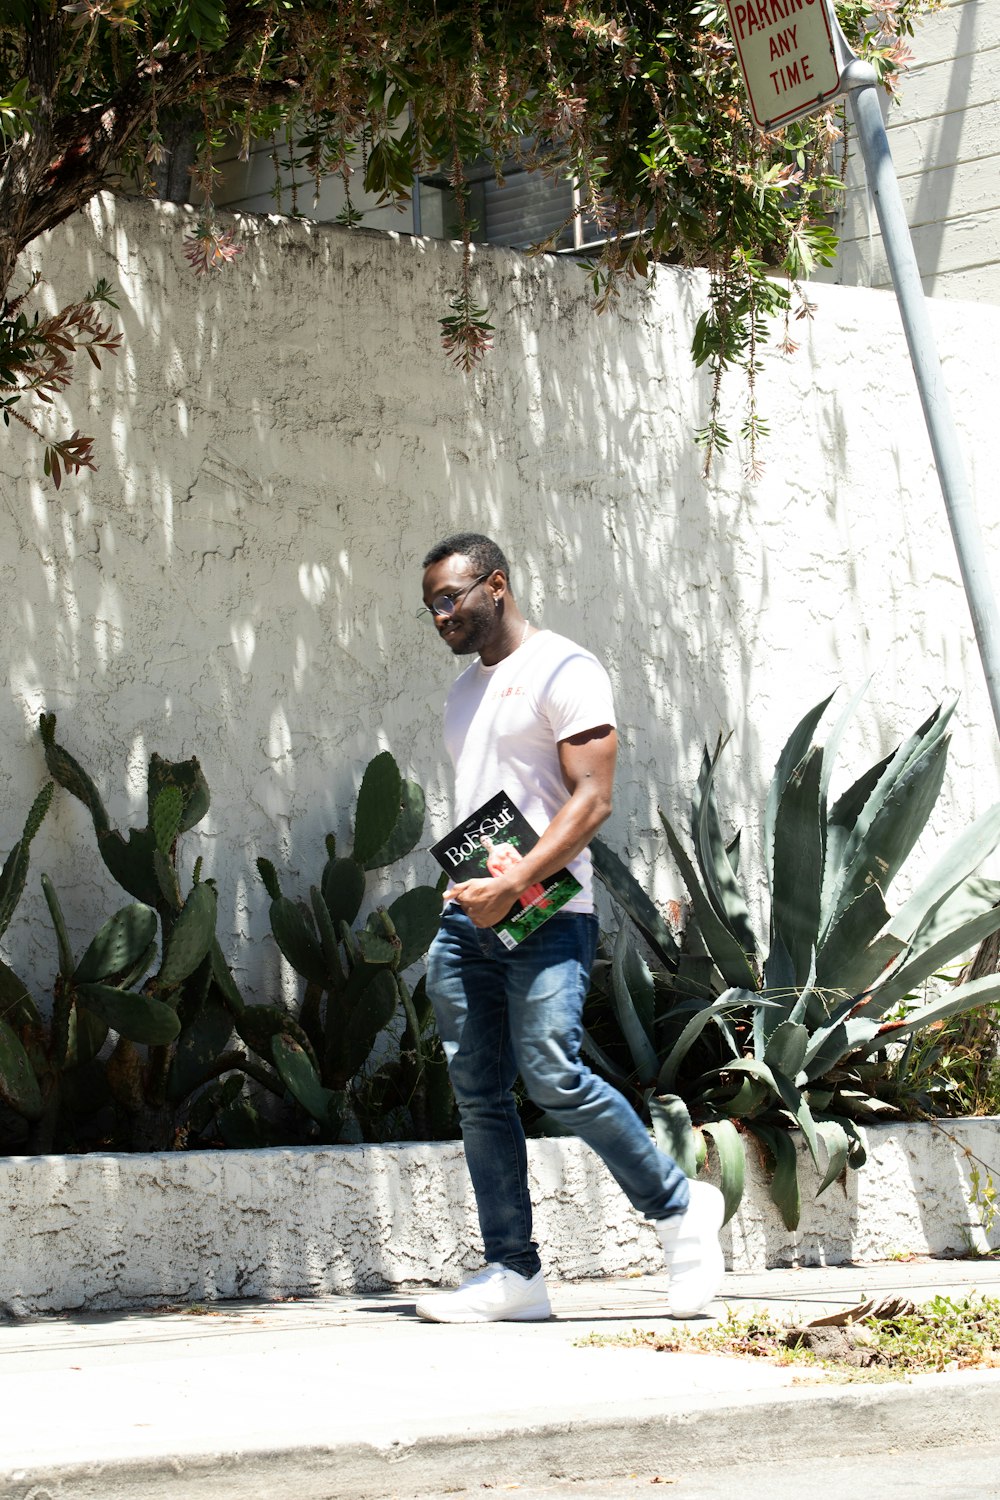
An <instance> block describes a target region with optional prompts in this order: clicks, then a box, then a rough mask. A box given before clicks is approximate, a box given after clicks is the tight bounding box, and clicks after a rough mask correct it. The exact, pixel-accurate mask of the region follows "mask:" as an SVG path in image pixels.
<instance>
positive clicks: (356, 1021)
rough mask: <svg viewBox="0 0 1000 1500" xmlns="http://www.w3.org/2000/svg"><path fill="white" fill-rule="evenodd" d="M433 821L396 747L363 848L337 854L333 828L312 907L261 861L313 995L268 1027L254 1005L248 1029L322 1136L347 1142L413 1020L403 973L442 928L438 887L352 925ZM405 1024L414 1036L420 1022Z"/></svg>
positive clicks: (280, 937)
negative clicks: (395, 1034)
mask: <svg viewBox="0 0 1000 1500" xmlns="http://www.w3.org/2000/svg"><path fill="white" fill-rule="evenodd" d="M423 825H424V795H423V792H422V791H421V789H420V788H419V787H418V786H417V785H416V784H415V783H413V782H408V781H406V780H404V778H403V777H402V776H401V775H400V772H399V768H398V766H397V765H396V762H395V760H394V759H393V757H392V755H391V754H390V753H389V752H388V751H383V752H382V753H381V754H379V755H377V756H376V757H375V758H374V760H372V761H371V763H370V764H369V766H368V768H367V770H366V771H365V774H364V777H363V779H362V782H361V788H360V791H359V793H358V801H357V809H356V813H355V818H354V847H353V849H352V852H351V854H350V855H348V856H340V857H338V854H337V842H336V840H335V838H334V836H333V835H332V834H329V835H328V836H327V839H326V853H327V858H326V862H325V864H324V866H323V869H322V872H321V874H320V879H319V881H318V883H317V884H316V885H314V886H312V887H311V889H310V893H309V901H308V903H306V902H300V901H294V900H292V899H291V898H290V897H288V896H286V895H285V894H284V893H283V892H282V890H281V884H280V881H279V878H278V873H277V871H276V870H275V868H274V865H273V864H272V863H271V862H270V860H266V859H259V860H258V861H257V868H258V871H259V873H260V877H261V880H262V881H263V883H264V886H265V889H266V890H267V892H268V895H269V896H270V898H271V907H270V918H271V931H272V933H273V935H274V940H275V942H276V943H277V945H278V948H279V949H280V951H281V953H282V956H283V957H284V958H285V960H286V962H287V963H288V964H289V965H290V967H291V968H292V969H293V970H294V971H295V973H296V974H298V975H299V976H300V977H301V978H302V980H303V981H304V993H303V996H302V1001H301V1006H300V1010H299V1013H298V1016H297V1017H296V1018H295V1020H294V1024H285V1025H283V1026H281V1027H280V1028H277V1029H272V1027H273V1022H274V1020H275V1018H274V1016H273V1014H272V1015H271V1016H270V1017H269V1024H268V1026H267V1027H263V1028H262V1024H261V1023H260V1022H256V1021H253V1020H249V1018H251V1017H252V1016H253V1012H254V1011H256V1010H258V1009H263V1008H262V1007H257V1006H251V1007H249V1008H248V1012H247V1017H246V1018H244V1020H243V1022H242V1027H243V1029H242V1031H241V1034H242V1035H243V1036H244V1037H245V1038H246V1039H247V1041H248V1042H249V1044H250V1045H252V1046H256V1045H257V1043H256V1042H255V1041H251V1040H250V1036H251V1033H250V1030H249V1029H248V1021H249V1025H250V1026H254V1027H255V1028H256V1034H257V1036H258V1037H261V1036H263V1040H264V1041H265V1044H266V1045H264V1046H263V1047H259V1048H258V1050H259V1051H260V1052H261V1055H262V1056H264V1057H265V1058H266V1060H267V1061H268V1062H269V1063H270V1064H272V1065H273V1066H274V1068H275V1069H276V1071H277V1072H278V1074H279V1076H280V1077H281V1080H282V1082H283V1084H284V1085H285V1087H286V1089H287V1090H288V1093H289V1094H290V1095H291V1097H292V1098H293V1099H294V1100H295V1101H296V1103H297V1104H298V1105H299V1107H300V1108H301V1109H302V1110H303V1111H304V1112H305V1113H306V1114H307V1115H308V1116H309V1117H310V1118H311V1119H312V1120H313V1121H314V1122H315V1127H316V1128H317V1129H318V1132H319V1137H320V1138H321V1139H334V1140H335V1139H337V1135H336V1132H337V1131H338V1130H340V1129H342V1128H343V1127H344V1124H345V1121H346V1120H347V1119H348V1118H349V1117H352V1116H353V1117H360V1116H361V1115H362V1114H363V1113H364V1108H365V1099H366V1096H367V1091H368V1088H369V1086H368V1075H369V1073H371V1071H372V1068H371V1059H372V1055H373V1052H374V1050H375V1048H376V1045H377V1044H379V1043H380V1038H381V1039H383V1040H384V1043H385V1045H386V1046H390V1047H391V1037H389V1036H387V1030H388V1028H391V1027H392V1024H393V1021H394V1018H395V1017H396V1016H397V1015H398V1014H399V1012H400V1009H401V1008H402V1010H403V1012H404V1016H406V1017H407V1019H408V1017H409V1015H412V1004H411V1003H410V996H409V991H408V990H407V988H406V984H405V982H404V980H403V977H402V975H403V971H404V970H405V969H407V968H409V966H410V965H411V964H413V963H416V962H417V961H418V960H419V959H420V958H422V957H423V955H424V953H425V952H426V951H427V948H428V946H429V945H430V942H431V939H432V938H433V936H434V934H435V932H436V931H437V925H438V920H439V918H440V915H441V897H440V895H439V893H438V892H437V891H436V890H435V889H434V888H433V887H432V886H417V887H415V888H414V889H412V890H410V891H405V892H404V893H403V894H402V895H401V896H399V897H397V898H396V900H395V901H393V902H392V903H391V904H390V905H388V906H386V907H379V908H377V909H376V910H375V911H373V912H372V913H371V914H370V915H369V916H368V918H367V920H366V921H365V922H364V923H363V925H362V926H360V927H359V928H357V929H355V927H354V925H353V924H354V923H355V922H356V921H357V918H358V915H359V913H360V911H361V908H362V906H363V905H364V897H365V888H366V881H367V871H369V870H372V869H376V868H379V867H381V866H383V865H386V864H389V863H392V862H394V861H395V860H397V859H400V858H402V857H403V856H404V855H406V854H408V853H409V852H410V851H411V850H412V849H413V848H415V846H416V845H417V843H418V842H419V840H420V838H421V836H422V834H423ZM404 1025H405V1026H406V1033H407V1036H408V1037H409V1036H411V1034H412V1033H413V1030H414V1028H413V1026H412V1025H408V1024H406V1023H404ZM417 1030H418V1031H419V1030H420V1028H419V1026H418V1027H417ZM296 1032H299V1033H300V1034H299V1035H296ZM301 1033H304V1034H305V1036H306V1038H307V1042H308V1045H304V1044H303V1041H302V1036H301ZM409 1053H410V1064H411V1066H410V1071H409V1075H408V1077H407V1087H408V1089H409V1094H408V1096H407V1097H408V1098H410V1099H413V1098H416V1097H419V1095H420V1093H421V1089H422V1082H423V1080H422V1077H421V1064H422V1054H421V1052H420V1040H419V1038H418V1040H417V1041H416V1043H414V1044H413V1045H411V1046H409ZM414 1061H415V1062H416V1067H415V1068H414V1066H413V1063H414ZM400 1076H402V1074H400ZM415 1113H419V1111H417V1112H415ZM409 1128H410V1129H411V1130H413V1131H414V1132H415V1133H416V1132H417V1131H418V1130H419V1128H420V1127H419V1126H418V1125H417V1124H416V1123H414V1116H411V1123H410V1126H409Z"/></svg>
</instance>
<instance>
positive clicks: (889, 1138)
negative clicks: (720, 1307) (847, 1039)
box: [0, 1119, 1000, 1315]
mask: <svg viewBox="0 0 1000 1500" xmlns="http://www.w3.org/2000/svg"><path fill="white" fill-rule="evenodd" d="M943 1123H944V1128H945V1130H946V1131H947V1132H948V1135H945V1134H943V1133H942V1132H941V1131H940V1130H937V1129H935V1128H933V1127H932V1126H929V1125H909V1126H898V1127H897V1126H892V1127H889V1126H876V1127H874V1128H872V1129H869V1130H868V1131H867V1132H866V1133H865V1134H866V1137H867V1142H868V1149H869V1161H868V1164H867V1165H866V1166H865V1167H864V1168H863V1169H862V1171H860V1172H849V1173H848V1174H847V1178H846V1183H845V1184H843V1185H842V1184H841V1183H834V1185H833V1186H832V1187H831V1188H829V1189H828V1190H827V1192H826V1193H825V1194H824V1195H823V1197H822V1198H820V1199H819V1200H818V1201H814V1200H813V1198H812V1194H813V1192H814V1191H815V1188H816V1186H817V1185H818V1178H817V1177H816V1176H815V1173H814V1170H813V1168H812V1166H811V1164H810V1163H809V1162H808V1161H807V1160H806V1159H805V1152H804V1151H803V1152H802V1157H803V1160H802V1161H801V1164H800V1178H801V1181H802V1197H803V1212H802V1222H801V1227H800V1229H799V1230H798V1232H797V1233H795V1234H789V1233H788V1231H787V1230H785V1228H784V1227H783V1225H782V1224H781V1221H780V1219H779V1217H778V1214H777V1212H776V1210H775V1208H774V1206H773V1204H772V1203H771V1200H770V1197H769V1195H768V1192H767V1187H766V1183H765V1180H764V1177H763V1174H762V1172H761V1169H760V1166H759V1163H758V1162H757V1161H756V1159H752V1160H750V1161H749V1163H748V1167H749V1170H748V1182H747V1191H746V1194H745V1197H744V1200H743V1204H742V1206H741V1208H740V1209H739V1211H738V1213H737V1215H736V1217H735V1218H734V1219H733V1221H732V1223H731V1224H730V1225H729V1226H728V1228H727V1229H726V1230H725V1231H724V1242H725V1245H726V1250H727V1263H728V1265H729V1268H730V1269H731V1270H738V1271H762V1270H764V1269H766V1268H767V1267H769V1266H784V1265H792V1264H802V1265H836V1264H840V1263H843V1262H845V1261H872V1260H884V1259H886V1258H887V1257H889V1256H891V1255H895V1254H901V1253H907V1252H912V1253H916V1254H932V1255H942V1254H955V1253H956V1252H957V1253H962V1252H964V1251H965V1250H966V1249H967V1248H968V1246H969V1240H970V1234H972V1233H973V1230H972V1226H974V1225H975V1224H976V1222H977V1219H976V1215H975V1213H974V1211H973V1210H971V1209H970V1207H969V1202H968V1191H969V1189H968V1181H969V1166H970V1162H969V1160H968V1159H967V1158H966V1156H965V1154H964V1151H963V1149H962V1148H963V1146H964V1147H967V1148H968V1149H969V1150H971V1151H973V1152H975V1154H976V1155H977V1156H978V1157H979V1158H980V1159H981V1160H984V1161H985V1162H987V1163H989V1164H992V1165H993V1167H994V1170H995V1171H996V1170H997V1162H998V1158H1000V1120H997V1119H982V1120H961V1121H951V1120H949V1121H945V1122H943ZM949 1135H950V1136H953V1137H954V1138H955V1139H954V1140H950V1139H949V1138H948V1136H949ZM529 1153H530V1167H531V1178H532V1195H533V1199H534V1202H535V1206H536V1221H535V1233H536V1237H537V1239H538V1241H539V1244H540V1247H541V1253H542V1256H543V1259H544V1263H545V1267H546V1270H547V1271H548V1272H549V1273H551V1274H552V1275H553V1276H555V1277H558V1278H563V1279H566V1280H578V1279H581V1278H584V1277H589V1276H616V1275H617V1276H620V1275H624V1274H627V1273H629V1272H642V1271H646V1272H648V1271H654V1270H656V1269H657V1268H658V1267H659V1265H660V1261H659V1257H658V1246H657V1241H656V1237H655V1234H654V1232H653V1230H652V1229H651V1228H650V1227H649V1226H648V1225H647V1224H645V1223H643V1222H642V1221H641V1220H640V1219H639V1218H638V1217H637V1216H636V1214H635V1213H634V1211H633V1210H632V1209H631V1207H630V1205H629V1204H628V1202H627V1200H626V1199H625V1198H624V1196H623V1195H622V1194H621V1193H620V1192H619V1190H618V1188H617V1187H616V1186H615V1184H614V1183H613V1182H612V1180H611V1178H610V1177H609V1176H608V1174H607V1172H606V1171H605V1170H604V1168H603V1166H602V1165H601V1163H600V1162H599V1161H598V1159H597V1158H596V1157H595V1156H594V1155H593V1153H592V1152H591V1151H590V1150H589V1149H588V1148H587V1147H586V1146H584V1145H583V1144H582V1143H581V1142H579V1141H570V1140H545V1141H532V1142H531V1143H530V1146H529ZM983 1176H984V1177H985V1174H983ZM998 1240H1000V1229H998V1232H997V1233H996V1234H995V1235H994V1240H993V1243H994V1246H995V1245H996V1244H997V1243H998ZM480 1264H481V1245H480V1241H479V1238H478V1227H477V1225H476V1221H475V1211H474V1207H473V1202H472V1194H471V1189H470V1187H469V1184H468V1178H467V1174H466V1171H465V1162H464V1159H463V1156H462V1148H461V1146H460V1145H458V1144H453V1143H446V1144H442V1145H414V1146H341V1147H300V1148H295V1149H290V1150H282V1151H257V1152H253V1151H250V1152H247V1151H203V1152H175V1153H166V1154H163V1155H150V1156H138V1155H137V1156H66V1157H25V1158H6V1159H0V1310H3V1309H6V1310H8V1311H10V1312H13V1313H16V1314H22V1315H23V1314H26V1313H31V1312H54V1311H58V1310H62V1309H70V1308H87V1309H89V1310H92V1311H93V1310H97V1309H101V1308H105V1309H110V1308H119V1307H138V1306H149V1305H155V1304H157V1303H161V1302H164V1301H199V1300H209V1301H211V1300H215V1299H221V1298H227V1297H281V1296H293V1295H309V1294H328V1293H333V1292H356V1291H371V1290H375V1289H378V1288H392V1287H399V1286H404V1285H409V1284H411V1283H425V1284H426V1283H428V1282H429V1283H431V1284H449V1283H453V1282H457V1281H458V1280H460V1279H461V1276H462V1275H463V1274H464V1273H465V1272H466V1271H468V1270H470V1269H474V1268H475V1267H477V1266H478V1265H480Z"/></svg>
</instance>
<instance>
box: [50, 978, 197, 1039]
mask: <svg viewBox="0 0 1000 1500" xmlns="http://www.w3.org/2000/svg"><path fill="white" fill-rule="evenodd" d="M76 993H77V996H78V997H79V1000H80V1002H81V1003H82V1004H83V1005H85V1006H86V1007H87V1009H88V1010H92V1011H93V1012H94V1015H95V1016H99V1017H100V1019H101V1020H102V1021H103V1022H104V1023H105V1025H107V1026H110V1027H111V1029H112V1031H117V1033H118V1035H119V1036H124V1037H127V1038H128V1040H129V1041H130V1042H141V1043H143V1044H145V1045H146V1046H148V1047H162V1046H165V1045H166V1044H167V1043H168V1042H172V1041H174V1039H175V1038H176V1036H177V1035H178V1033H179V1032H180V1029H181V1023H180V1021H179V1020H178V1017H177V1012H176V1011H175V1010H173V1009H172V1008H171V1007H170V1006H169V1005H165V1004H164V1003H163V1001H162V1000H151V999H150V998H149V996H148V995H139V994H136V993H135V992H134V991H132V990H118V989H115V988H114V987H113V986H112V985H109V984H81V985H78V986H77V989H76Z"/></svg>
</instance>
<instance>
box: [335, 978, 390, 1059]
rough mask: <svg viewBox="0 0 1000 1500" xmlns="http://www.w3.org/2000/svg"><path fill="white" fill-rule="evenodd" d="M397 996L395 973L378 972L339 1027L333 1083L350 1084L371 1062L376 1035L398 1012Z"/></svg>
mask: <svg viewBox="0 0 1000 1500" xmlns="http://www.w3.org/2000/svg"><path fill="white" fill-rule="evenodd" d="M397 997H398V992H397V990H396V981H395V976H394V975H393V974H392V973H391V972H390V971H389V970H388V969H382V970H381V971H376V973H375V975H374V977H373V978H371V979H370V980H369V982H368V983H367V984H366V985H365V986H364V988H363V989H362V990H361V992H360V994H359V995H358V997H357V999H356V1001H355V1002H354V1004H353V1006H352V1008H351V1011H350V1014H349V1015H348V1016H347V1018H346V1021H344V1023H343V1024H342V1026H341V1027H340V1029H339V1032H338V1035H337V1037H336V1039H335V1045H334V1048H333V1052H332V1054H330V1056H331V1063H332V1067H331V1070H330V1071H331V1073H332V1074H333V1077H332V1078H331V1082H334V1083H336V1082H337V1081H338V1080H343V1082H344V1083H345V1084H346V1083H349V1082H350V1080H351V1079H352V1078H353V1077H354V1076H355V1074H356V1073H357V1072H358V1071H359V1069H360V1068H361V1067H363V1065H364V1064H365V1063H366V1062H367V1060H368V1058H369V1056H370V1054H371V1050H372V1048H373V1047H374V1045H375V1041H376V1038H377V1037H378V1035H379V1033H380V1032H381V1031H383V1030H384V1028H385V1027H386V1026H388V1024H389V1022H390V1021H391V1020H392V1018H393V1016H394V1015H395V1012H396V1000H397ZM328 1076H329V1075H328Z"/></svg>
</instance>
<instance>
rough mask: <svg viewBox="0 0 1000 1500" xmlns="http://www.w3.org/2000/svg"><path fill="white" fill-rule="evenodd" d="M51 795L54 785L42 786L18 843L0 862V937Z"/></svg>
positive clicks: (20, 891)
mask: <svg viewBox="0 0 1000 1500" xmlns="http://www.w3.org/2000/svg"><path fill="white" fill-rule="evenodd" d="M54 791H55V783H54V782H52V781H48V782H46V784H45V785H44V786H43V787H42V790H41V791H40V792H39V793H38V796H37V797H36V798H35V800H34V802H33V803H32V804H31V807H30V809H29V811H28V816H27V818H26V819H25V823H24V829H23V831H22V833H21V837H20V839H19V840H18V841H17V843H16V844H15V845H14V847H13V849H12V850H11V851H10V853H9V855H8V856H7V858H6V860H5V861H4V866H3V869H2V870H0V935H2V934H3V933H4V932H5V931H6V930H7V928H8V927H9V925H10V920H11V917H12V916H13V915H14V911H15V908H16V907H17V903H18V902H19V901H20V899H21V896H22V894H23V892H24V886H25V882H26V880H27V878H28V863H29V856H28V850H29V848H30V846H31V841H32V839H33V838H34V837H35V834H36V833H37V832H38V830H39V828H40V827H41V824H42V819H43V818H44V817H45V814H46V813H47V812H48V809H49V803H50V802H51V801H52V794H53V792H54Z"/></svg>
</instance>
